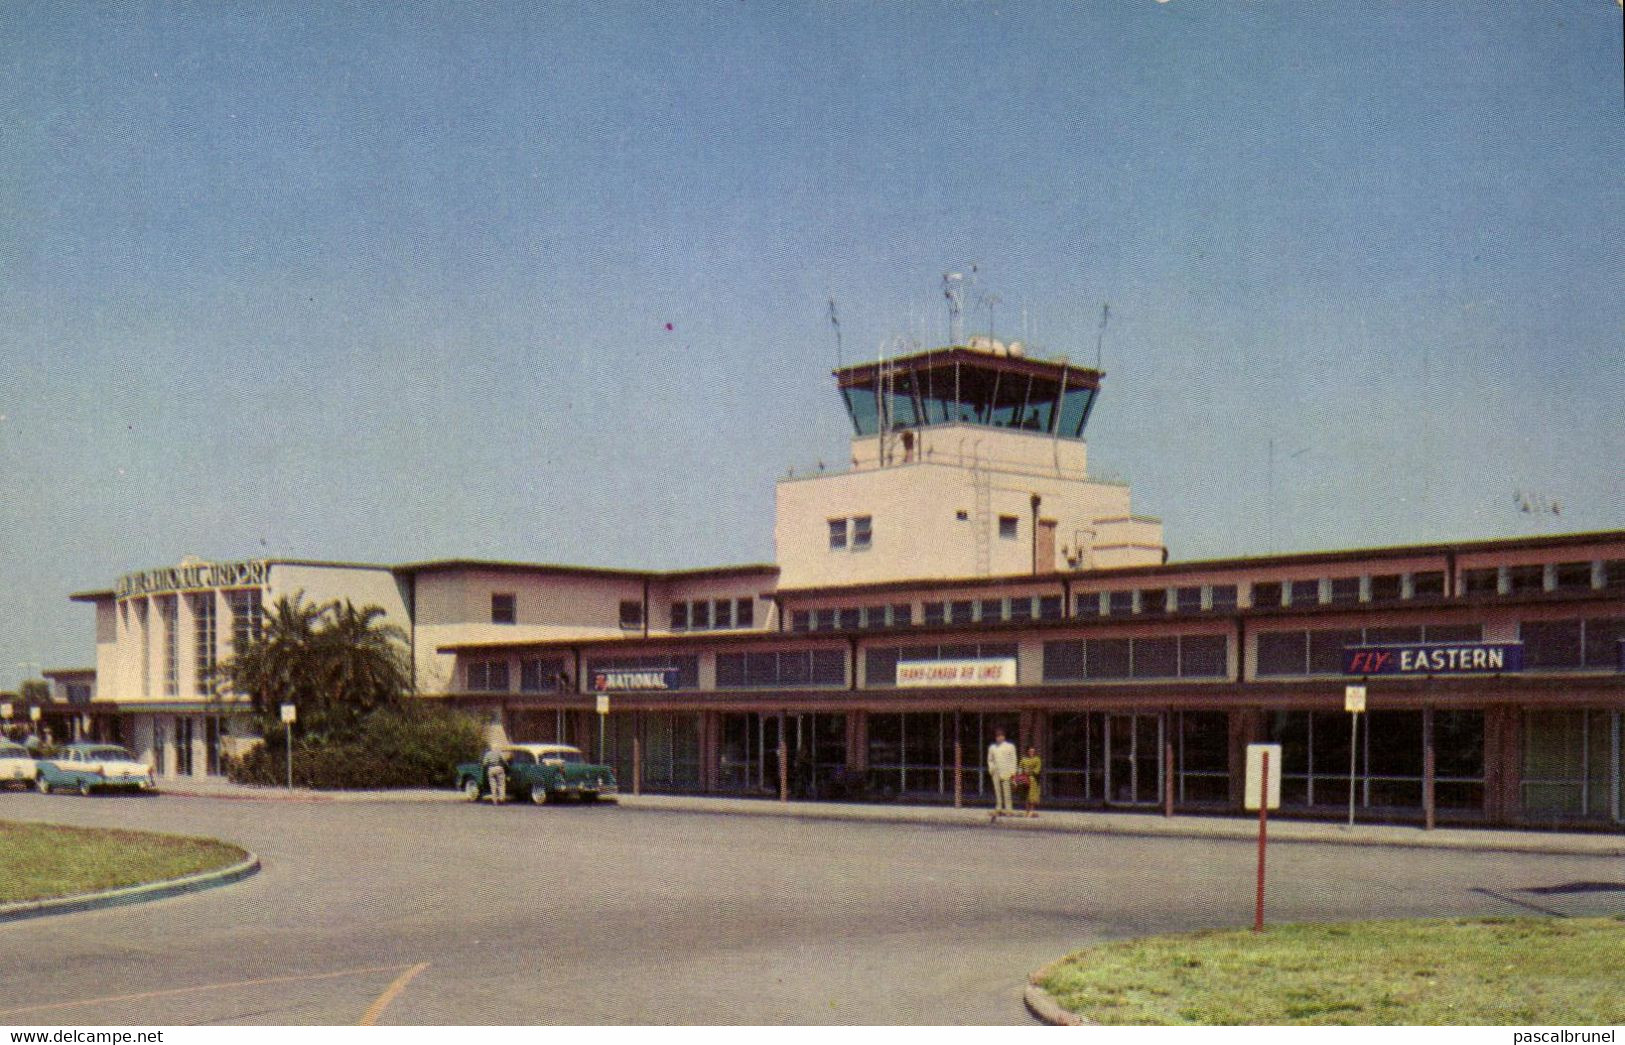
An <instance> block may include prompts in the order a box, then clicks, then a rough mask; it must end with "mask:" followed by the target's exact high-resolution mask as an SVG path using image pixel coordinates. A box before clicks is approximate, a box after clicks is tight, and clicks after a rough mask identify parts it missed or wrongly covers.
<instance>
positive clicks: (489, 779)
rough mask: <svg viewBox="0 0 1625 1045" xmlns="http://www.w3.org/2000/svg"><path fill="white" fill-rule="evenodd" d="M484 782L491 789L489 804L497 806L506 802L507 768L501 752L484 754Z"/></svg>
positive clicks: (492, 751)
mask: <svg viewBox="0 0 1625 1045" xmlns="http://www.w3.org/2000/svg"><path fill="white" fill-rule="evenodd" d="M485 782H486V784H487V785H489V787H490V789H491V804H492V805H494V806H499V805H501V804H502V803H504V802H506V801H507V800H508V766H507V764H506V762H505V761H504V760H503V758H502V752H500V751H496V750H494V749H493V750H491V751H487V752H486V753H485Z"/></svg>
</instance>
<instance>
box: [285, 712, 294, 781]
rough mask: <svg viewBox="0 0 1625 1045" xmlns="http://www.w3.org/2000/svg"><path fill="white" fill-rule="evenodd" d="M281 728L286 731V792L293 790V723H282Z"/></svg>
mask: <svg viewBox="0 0 1625 1045" xmlns="http://www.w3.org/2000/svg"><path fill="white" fill-rule="evenodd" d="M282 728H283V729H284V730H286V731H287V737H288V790H289V791H292V790H293V723H292V722H284V723H282Z"/></svg>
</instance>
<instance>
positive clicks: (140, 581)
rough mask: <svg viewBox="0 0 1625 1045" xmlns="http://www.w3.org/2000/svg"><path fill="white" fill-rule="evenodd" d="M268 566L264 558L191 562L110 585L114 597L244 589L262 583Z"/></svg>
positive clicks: (134, 574) (128, 575) (136, 575)
mask: <svg viewBox="0 0 1625 1045" xmlns="http://www.w3.org/2000/svg"><path fill="white" fill-rule="evenodd" d="M269 567H270V564H269V563H268V562H266V561H265V560H264V559H245V560H244V561H242V562H192V563H184V564H182V565H180V566H170V567H167V568H165V569H161V570H145V571H143V572H141V573H126V574H125V575H124V576H122V577H120V578H119V579H118V583H117V584H116V585H114V586H113V594H114V595H115V596H116V597H117V598H120V599H122V598H124V597H125V596H127V595H147V594H150V593H152V592H160V591H195V590H197V589H201V588H247V587H253V586H256V585H262V584H264V583H265V576H266V573H267V572H268V570H269Z"/></svg>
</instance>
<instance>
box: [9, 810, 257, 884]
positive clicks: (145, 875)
mask: <svg viewBox="0 0 1625 1045" xmlns="http://www.w3.org/2000/svg"><path fill="white" fill-rule="evenodd" d="M247 855H248V854H247V853H245V852H244V851H243V850H241V849H238V848H237V847H236V846H234V845H226V844H225V843H224V842H216V841H212V840H211V839H207V838H186V837H183V836H180V835H160V834H150V833H148V832H146V831H115V830H106V829H100V828H88V827H59V826H56V825H54V824H28V823H16V822H13V821H9V820H0V903H17V902H19V901H22V900H43V899H46V898H47V897H56V896H75V895H78V894H80V893H91V892H99V891H101V890H103V889H117V888H119V887H121V886H126V885H140V884H143V883H146V882H162V881H167V880H169V879H171V878H181V877H184V876H186V875H189V874H196V873H198V872H200V871H212V870H215V869H217V868H221V867H229V866H230V865H232V864H234V863H237V862H238V861H239V860H242V859H243V858H245V857H246V856H247Z"/></svg>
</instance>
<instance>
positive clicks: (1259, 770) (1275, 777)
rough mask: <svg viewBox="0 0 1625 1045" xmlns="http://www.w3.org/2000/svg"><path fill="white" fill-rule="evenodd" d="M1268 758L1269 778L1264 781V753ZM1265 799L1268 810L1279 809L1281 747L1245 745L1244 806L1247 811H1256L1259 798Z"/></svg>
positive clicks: (1275, 745)
mask: <svg viewBox="0 0 1625 1045" xmlns="http://www.w3.org/2000/svg"><path fill="white" fill-rule="evenodd" d="M1265 752H1269V756H1270V759H1269V761H1270V770H1269V772H1270V778H1269V780H1268V781H1266V780H1265V779H1264V753H1265ZM1263 797H1267V798H1268V800H1269V805H1268V808H1270V809H1279V808H1281V745H1280V744H1248V745H1247V792H1246V796H1245V803H1244V804H1245V806H1246V808H1248V809H1257V808H1258V807H1259V805H1260V798H1263Z"/></svg>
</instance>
